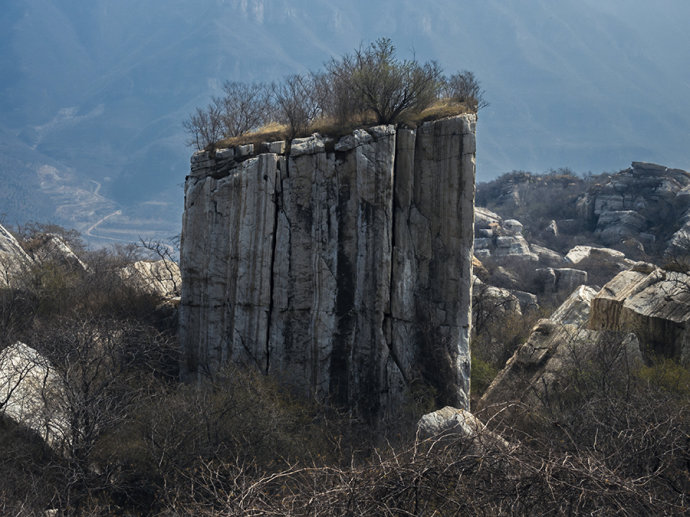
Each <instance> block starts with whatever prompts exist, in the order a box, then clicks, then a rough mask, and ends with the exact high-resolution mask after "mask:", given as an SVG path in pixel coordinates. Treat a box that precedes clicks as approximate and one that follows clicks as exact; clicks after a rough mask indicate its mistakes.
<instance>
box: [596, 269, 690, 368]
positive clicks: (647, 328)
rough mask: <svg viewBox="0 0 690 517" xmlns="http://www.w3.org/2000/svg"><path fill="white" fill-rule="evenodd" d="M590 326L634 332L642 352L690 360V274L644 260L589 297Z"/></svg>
mask: <svg viewBox="0 0 690 517" xmlns="http://www.w3.org/2000/svg"><path fill="white" fill-rule="evenodd" d="M589 326H590V328H592V329H596V330H615V331H619V332H634V333H635V334H636V335H637V336H638V338H639V339H640V341H641V343H642V345H643V350H645V352H649V353H652V354H656V355H662V356H666V357H673V358H676V359H680V360H682V361H688V360H690V275H687V274H685V273H680V272H674V271H664V270H661V269H650V268H649V267H648V265H646V264H644V263H641V264H640V265H639V266H638V265H636V267H634V268H633V269H631V270H628V271H623V272H621V273H619V274H618V275H616V276H615V277H614V278H613V279H612V280H611V281H610V282H609V283H607V284H606V285H605V286H604V287H603V288H602V289H601V291H600V292H599V293H598V294H597V296H596V297H595V298H594V299H593V300H592V310H591V316H590V322H589Z"/></svg>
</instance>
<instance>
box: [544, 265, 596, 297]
mask: <svg viewBox="0 0 690 517" xmlns="http://www.w3.org/2000/svg"><path fill="white" fill-rule="evenodd" d="M535 272H536V278H535V282H536V284H537V288H538V290H539V291H540V292H542V293H558V292H564V293H566V294H567V293H569V292H571V291H572V290H573V289H575V288H576V287H578V286H579V285H582V284H586V283H587V271H583V270H581V269H573V268H568V267H561V268H552V267H546V268H537V269H536V270H535Z"/></svg>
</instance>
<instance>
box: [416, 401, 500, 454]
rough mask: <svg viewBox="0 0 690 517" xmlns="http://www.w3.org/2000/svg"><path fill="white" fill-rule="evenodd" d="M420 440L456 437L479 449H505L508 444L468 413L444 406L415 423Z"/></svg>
mask: <svg viewBox="0 0 690 517" xmlns="http://www.w3.org/2000/svg"><path fill="white" fill-rule="evenodd" d="M417 436H418V437H419V438H420V439H426V438H438V437H442V436H443V437H458V438H461V439H465V440H471V441H472V443H473V445H474V446H476V447H479V448H480V449H481V448H483V447H486V446H499V447H507V446H508V442H507V441H505V439H503V437H501V436H499V435H498V434H496V433H494V432H492V431H489V430H488V429H487V428H486V426H485V425H484V424H483V423H482V421H481V420H479V419H478V418H477V417H476V416H474V415H473V414H472V413H470V412H469V411H466V410H464V409H457V408H454V407H450V406H446V407H444V408H441V409H439V410H437V411H434V412H433V413H427V414H426V415H424V416H423V417H422V418H420V419H419V422H418V423H417Z"/></svg>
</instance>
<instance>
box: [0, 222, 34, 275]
mask: <svg viewBox="0 0 690 517" xmlns="http://www.w3.org/2000/svg"><path fill="white" fill-rule="evenodd" d="M32 263H33V261H32V260H31V257H29V255H27V254H26V252H25V251H24V249H23V248H22V247H21V246H20V244H19V242H17V239H15V238H14V235H12V234H11V233H10V232H8V231H7V230H6V229H5V228H4V227H3V226H2V225H0V288H4V287H14V286H16V284H17V282H18V281H19V275H21V273H22V272H23V271H25V270H26V268H27V267H28V266H29V265H30V264H32Z"/></svg>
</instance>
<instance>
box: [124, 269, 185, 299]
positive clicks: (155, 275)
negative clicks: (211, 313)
mask: <svg viewBox="0 0 690 517" xmlns="http://www.w3.org/2000/svg"><path fill="white" fill-rule="evenodd" d="M120 276H121V277H122V278H123V280H125V281H128V282H130V283H131V284H133V285H135V286H136V287H138V288H139V289H141V290H142V291H144V292H147V293H153V294H157V295H158V296H161V297H163V298H173V297H176V296H179V295H180V287H181V286H182V279H181V278H180V267H179V266H178V265H177V264H176V263H175V262H173V261H172V260H138V261H136V262H133V263H132V264H129V265H128V266H126V267H124V268H123V269H122V271H121V272H120Z"/></svg>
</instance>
